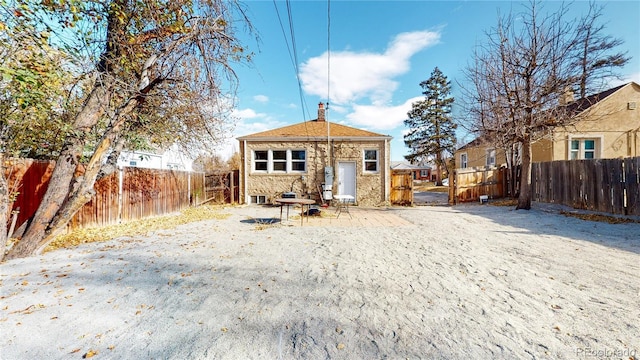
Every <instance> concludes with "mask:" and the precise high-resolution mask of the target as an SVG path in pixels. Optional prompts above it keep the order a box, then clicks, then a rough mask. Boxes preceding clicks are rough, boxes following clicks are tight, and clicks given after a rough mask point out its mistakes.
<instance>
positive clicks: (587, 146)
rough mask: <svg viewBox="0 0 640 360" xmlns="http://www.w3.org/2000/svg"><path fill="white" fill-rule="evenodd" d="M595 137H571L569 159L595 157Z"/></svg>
mask: <svg viewBox="0 0 640 360" xmlns="http://www.w3.org/2000/svg"><path fill="white" fill-rule="evenodd" d="M597 142H598V140H597V139H573V140H571V154H570V159H571V160H578V159H595V158H596V146H597V145H598V144H597Z"/></svg>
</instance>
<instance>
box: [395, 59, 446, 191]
mask: <svg viewBox="0 0 640 360" xmlns="http://www.w3.org/2000/svg"><path fill="white" fill-rule="evenodd" d="M420 86H421V87H422V89H423V91H422V94H423V95H424V96H425V98H424V100H421V101H417V102H414V103H413V104H412V108H411V111H409V112H408V113H407V116H408V117H409V118H408V119H406V120H405V121H404V124H405V126H407V127H408V128H409V133H407V134H406V135H405V136H404V143H405V145H407V147H409V149H410V150H411V152H410V154H409V155H406V156H405V159H407V160H409V162H411V163H412V164H415V163H419V162H424V161H426V160H428V159H433V160H434V162H435V165H436V168H437V171H436V184H437V185H442V179H441V174H442V169H443V167H444V168H445V169H446V157H447V154H449V155H450V154H453V152H454V150H455V141H456V134H455V130H456V124H455V123H454V122H453V120H452V119H451V106H452V104H453V101H454V98H453V97H451V81H449V80H447V77H446V76H444V74H442V72H441V71H440V69H438V68H437V67H436V68H435V69H434V70H433V72H432V73H431V77H429V79H428V80H425V81H422V82H421V83H420Z"/></svg>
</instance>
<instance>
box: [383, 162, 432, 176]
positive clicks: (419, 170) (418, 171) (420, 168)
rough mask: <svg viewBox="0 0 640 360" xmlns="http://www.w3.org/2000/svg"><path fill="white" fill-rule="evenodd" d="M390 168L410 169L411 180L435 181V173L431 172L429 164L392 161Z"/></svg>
mask: <svg viewBox="0 0 640 360" xmlns="http://www.w3.org/2000/svg"><path fill="white" fill-rule="evenodd" d="M391 170H411V174H412V176H413V180H418V181H435V173H434V174H432V172H431V166H428V165H413V164H409V163H407V162H404V161H401V162H394V163H392V164H391Z"/></svg>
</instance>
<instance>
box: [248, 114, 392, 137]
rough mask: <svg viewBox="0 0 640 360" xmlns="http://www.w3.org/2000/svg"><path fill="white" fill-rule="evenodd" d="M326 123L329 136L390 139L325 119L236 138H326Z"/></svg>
mask: <svg viewBox="0 0 640 360" xmlns="http://www.w3.org/2000/svg"><path fill="white" fill-rule="evenodd" d="M327 125H328V129H329V130H328V131H329V136H330V137H331V138H338V139H339V138H350V139H351V138H361V139H362V138H364V139H370V140H374V139H383V138H384V139H390V138H391V136H389V135H382V134H378V133H374V132H371V131H367V130H362V129H357V128H354V127H351V126H346V125H340V124H336V123H329V122H326V121H318V120H317V119H316V120H311V121H305V122H301V123H298V124H293V125H289V126H283V127H280V128H277V129H272V130H267V131H262V132H259V133H255V134H250V135H245V136H241V137H239V138H238V140H276V139H289V140H292V139H309V140H311V139H321V138H323V139H326V138H327Z"/></svg>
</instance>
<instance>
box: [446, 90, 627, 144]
mask: <svg viewBox="0 0 640 360" xmlns="http://www.w3.org/2000/svg"><path fill="white" fill-rule="evenodd" d="M632 85H635V86H638V84H636V83H635V82H633V81H631V82H628V83H625V84H622V85H618V86H616V87H613V88H611V89H607V90H605V91H602V92H599V93H597V94H593V95H589V96H587V97H585V98H582V99H578V100H575V101H572V102H570V103H568V104H567V105H564V107H565V110H566V113H567V114H569V115H570V116H572V117H574V116H577V115H579V114H581V113H582V112H584V111H586V110H588V109H589V108H591V107H592V106H594V105H596V104H598V103H599V102H601V101H602V100H604V99H606V98H608V97H609V96H611V95H613V94H614V93H615V92H617V91H618V90H620V89H622V88H623V87H626V86H632ZM488 142H489V139H488V138H487V137H485V136H480V137H477V138H475V139H473V140H471V141H469V142H468V143H466V144H464V145H463V146H461V147H459V148H458V149H456V152H458V151H460V150H465V149H467V148H472V147H476V146H479V145H482V144H484V143H488Z"/></svg>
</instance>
